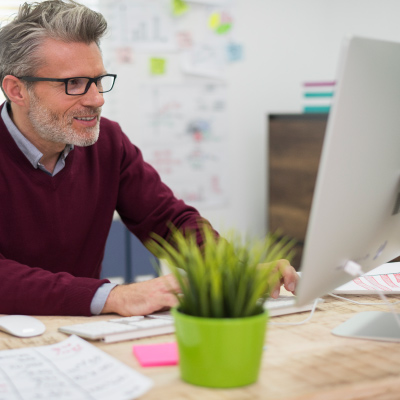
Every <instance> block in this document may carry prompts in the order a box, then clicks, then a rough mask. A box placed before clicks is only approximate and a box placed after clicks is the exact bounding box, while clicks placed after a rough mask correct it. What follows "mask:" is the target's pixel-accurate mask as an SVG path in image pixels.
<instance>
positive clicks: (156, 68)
mask: <svg viewBox="0 0 400 400" xmlns="http://www.w3.org/2000/svg"><path fill="white" fill-rule="evenodd" d="M166 67H167V61H166V59H165V58H156V57H152V58H150V73H151V74H152V75H164V74H165V72H166Z"/></svg>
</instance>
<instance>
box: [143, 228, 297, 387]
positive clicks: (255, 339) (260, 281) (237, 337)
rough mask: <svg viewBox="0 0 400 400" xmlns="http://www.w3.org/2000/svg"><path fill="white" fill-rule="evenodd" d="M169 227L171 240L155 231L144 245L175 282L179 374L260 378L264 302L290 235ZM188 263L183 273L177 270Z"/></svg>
mask: <svg viewBox="0 0 400 400" xmlns="http://www.w3.org/2000/svg"><path fill="white" fill-rule="evenodd" d="M202 234H203V239H204V242H203V245H202V246H201V248H199V247H198V245H197V241H196V235H195V234H187V233H185V235H183V234H182V233H181V232H180V231H178V230H176V229H173V233H172V235H173V245H171V244H170V243H168V242H167V241H165V240H164V239H162V238H161V237H159V236H156V235H154V236H153V239H154V240H153V241H152V242H150V243H149V244H148V247H149V249H150V250H151V251H152V252H153V253H154V254H155V255H156V256H157V257H159V258H161V259H164V260H165V261H166V262H167V265H168V266H169V268H170V270H171V272H172V273H173V274H174V276H175V277H176V279H177V280H178V282H179V285H180V289H181V294H177V298H178V300H179V304H178V306H177V307H176V308H174V309H173V310H172V314H173V316H174V320H175V327H176V338H177V343H178V351H179V365H180V371H181V377H182V379H183V380H184V381H186V382H189V383H192V384H195V385H200V386H207V387H225V388H227V387H238V386H244V385H248V384H251V383H253V382H255V381H256V380H257V378H258V373H259V369H260V363H261V357H262V351H263V345H264V341H265V333H266V326H267V321H268V313H267V311H265V310H264V307H263V303H264V302H265V300H266V299H267V298H268V297H269V295H270V291H271V290H272V289H273V288H274V286H275V285H276V284H277V283H278V281H279V280H280V278H281V275H280V273H279V270H278V268H277V260H279V259H282V258H286V259H290V257H291V255H292V254H291V252H292V248H293V243H292V242H291V241H289V240H287V239H285V238H284V239H278V238H277V236H275V235H271V234H270V235H268V236H267V237H266V238H265V240H252V241H251V240H243V239H242V238H241V237H240V235H238V234H235V233H234V232H231V233H230V234H229V235H227V236H225V237H226V239H222V238H219V237H216V235H215V233H214V231H213V230H212V229H211V228H210V227H207V226H205V227H204V228H202ZM182 271H185V273H182Z"/></svg>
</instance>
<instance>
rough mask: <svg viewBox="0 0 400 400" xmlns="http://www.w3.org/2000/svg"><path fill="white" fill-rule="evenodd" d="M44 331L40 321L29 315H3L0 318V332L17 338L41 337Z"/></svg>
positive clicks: (44, 328)
mask: <svg viewBox="0 0 400 400" xmlns="http://www.w3.org/2000/svg"><path fill="white" fill-rule="evenodd" d="M45 330H46V327H45V325H44V324H43V322H42V321H39V320H38V319H36V318H34V317H31V316H29V315H5V316H3V317H0V331H4V332H7V333H9V334H11V335H14V336H18V337H31V336H38V335H41V334H42V333H43V332H44V331H45Z"/></svg>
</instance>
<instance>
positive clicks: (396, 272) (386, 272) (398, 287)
mask: <svg viewBox="0 0 400 400" xmlns="http://www.w3.org/2000/svg"><path fill="white" fill-rule="evenodd" d="M379 289H380V290H382V291H383V292H384V293H385V294H400V263H398V262H394V263H387V264H383V265H381V266H379V267H377V268H375V269H373V270H371V271H369V272H367V273H366V274H365V275H363V276H361V277H360V278H356V279H353V280H352V281H350V282H348V283H346V284H344V285H342V286H339V287H338V288H336V289H335V290H333V292H332V293H335V294H372V293H377V292H378V290H379Z"/></svg>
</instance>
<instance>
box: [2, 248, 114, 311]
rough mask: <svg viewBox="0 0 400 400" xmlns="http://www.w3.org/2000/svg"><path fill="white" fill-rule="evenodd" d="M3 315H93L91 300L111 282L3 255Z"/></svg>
mask: <svg viewBox="0 0 400 400" xmlns="http://www.w3.org/2000/svg"><path fill="white" fill-rule="evenodd" d="M0 282H1V290H0V314H28V315H86V316H90V315H92V313H91V311H90V305H91V301H92V299H93V296H94V294H95V292H96V291H97V289H98V288H99V287H100V286H101V285H102V284H103V283H107V282H109V281H108V280H107V279H102V280H100V279H94V278H84V277H74V276H73V275H71V274H69V273H67V272H58V273H53V272H50V271H47V270H44V269H40V268H31V267H29V266H27V265H23V264H19V263H17V262H15V261H12V260H8V259H5V258H4V257H3V256H2V255H1V254H0Z"/></svg>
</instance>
